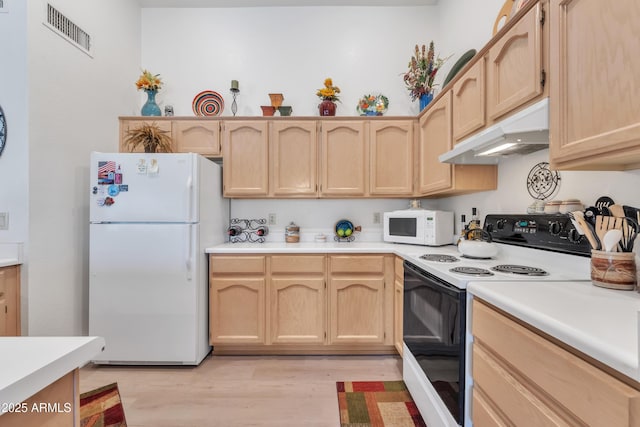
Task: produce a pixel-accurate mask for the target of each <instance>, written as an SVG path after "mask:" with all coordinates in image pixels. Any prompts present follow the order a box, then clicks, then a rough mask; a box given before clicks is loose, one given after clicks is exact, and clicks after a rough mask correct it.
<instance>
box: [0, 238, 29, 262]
mask: <svg viewBox="0 0 640 427" xmlns="http://www.w3.org/2000/svg"><path fill="white" fill-rule="evenodd" d="M22 253H23V248H22V243H0V267H9V266H11V265H18V264H22V262H23V261H22V258H23V255H22Z"/></svg>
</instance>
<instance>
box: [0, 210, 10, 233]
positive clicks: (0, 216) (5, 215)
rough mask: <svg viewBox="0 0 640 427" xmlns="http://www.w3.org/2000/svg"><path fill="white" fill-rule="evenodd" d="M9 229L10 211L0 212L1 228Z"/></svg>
mask: <svg viewBox="0 0 640 427" xmlns="http://www.w3.org/2000/svg"><path fill="white" fill-rule="evenodd" d="M8 229H9V212H0V230H8Z"/></svg>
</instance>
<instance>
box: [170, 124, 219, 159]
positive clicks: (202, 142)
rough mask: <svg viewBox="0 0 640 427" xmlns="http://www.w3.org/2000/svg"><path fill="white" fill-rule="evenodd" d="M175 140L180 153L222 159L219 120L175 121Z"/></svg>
mask: <svg viewBox="0 0 640 427" xmlns="http://www.w3.org/2000/svg"><path fill="white" fill-rule="evenodd" d="M173 140H174V141H175V144H176V147H177V150H176V151H177V152H178V153H198V154H202V155H203V156H208V157H220V155H221V153H222V144H221V142H220V122H219V121H218V120H204V119H200V120H174V122H173Z"/></svg>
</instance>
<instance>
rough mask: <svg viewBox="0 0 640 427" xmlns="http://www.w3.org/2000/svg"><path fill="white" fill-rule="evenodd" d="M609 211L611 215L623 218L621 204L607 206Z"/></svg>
mask: <svg viewBox="0 0 640 427" xmlns="http://www.w3.org/2000/svg"><path fill="white" fill-rule="evenodd" d="M609 212H610V213H611V216H615V217H618V218H624V217H625V216H626V215H625V214H624V208H623V207H622V206H621V205H615V204H614V205H611V206H609Z"/></svg>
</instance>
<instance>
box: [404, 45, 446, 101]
mask: <svg viewBox="0 0 640 427" xmlns="http://www.w3.org/2000/svg"><path fill="white" fill-rule="evenodd" d="M449 58H450V57H447V58H444V59H442V58H440V56H438V57H437V58H436V56H435V53H434V45H433V41H431V43H429V50H427V49H426V46H425V45H422V47H418V45H416V47H415V52H414V55H413V56H412V57H411V60H410V61H409V70H408V71H407V72H406V73H405V74H404V83H405V85H406V86H407V89H409V95H410V96H411V100H412V101H415V100H416V99H419V100H420V111H422V110H423V109H424V108H425V107H426V106H427V104H429V102H431V100H432V99H433V88H434V87H435V84H434V83H433V80H434V79H435V77H436V73H437V72H438V70H439V69H440V67H442V65H443V64H444V63H445V62H446V61H447V59H449Z"/></svg>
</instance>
